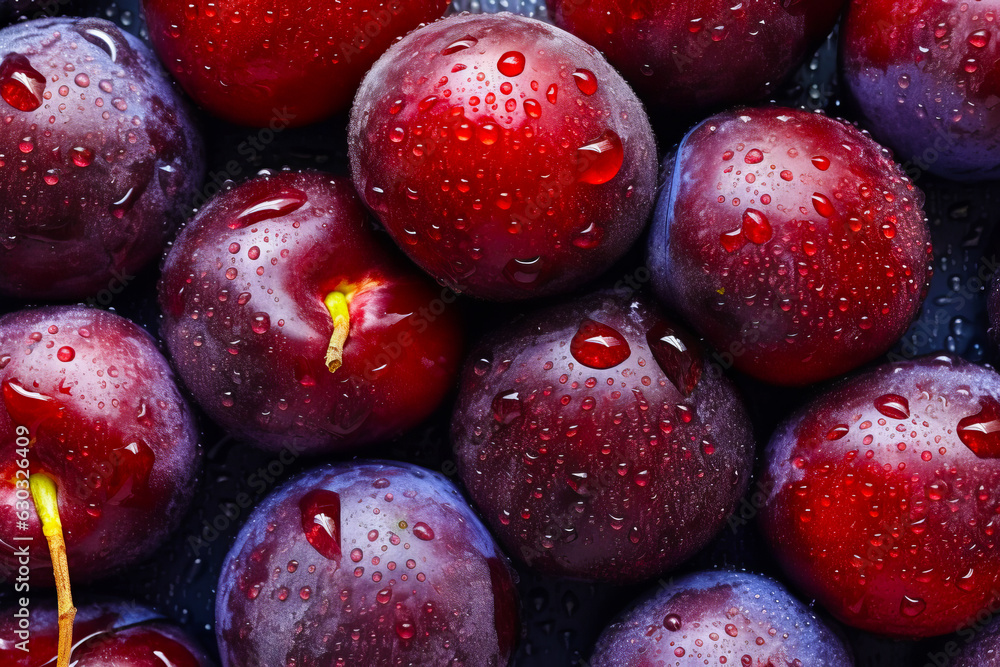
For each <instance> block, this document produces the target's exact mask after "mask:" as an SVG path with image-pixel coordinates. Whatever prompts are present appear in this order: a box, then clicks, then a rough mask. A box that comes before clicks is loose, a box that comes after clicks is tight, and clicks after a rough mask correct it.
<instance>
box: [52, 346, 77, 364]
mask: <svg viewBox="0 0 1000 667" xmlns="http://www.w3.org/2000/svg"><path fill="white" fill-rule="evenodd" d="M56 357H57V358H58V359H59V361H64V362H66V361H73V359H75V358H76V350H74V349H73V348H71V347H69V346H68V345H67V346H66V347H60V348H59V351H58V352H57V353H56Z"/></svg>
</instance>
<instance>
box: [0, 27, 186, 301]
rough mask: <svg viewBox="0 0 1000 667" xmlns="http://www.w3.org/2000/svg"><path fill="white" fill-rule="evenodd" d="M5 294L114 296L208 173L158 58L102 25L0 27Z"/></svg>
mask: <svg viewBox="0 0 1000 667" xmlns="http://www.w3.org/2000/svg"><path fill="white" fill-rule="evenodd" d="M0 58H2V60H0V139H2V144H0V292H4V293H7V294H11V295H15V296H21V297H28V298H44V299H75V298H81V297H89V296H94V295H95V294H97V293H99V292H100V291H102V290H109V291H110V290H116V291H115V292H114V293H117V292H120V291H121V290H122V289H123V287H124V286H125V285H127V284H128V283H129V282H130V281H132V280H134V279H135V275H134V274H135V273H137V272H138V270H139V269H140V268H141V267H143V266H145V265H146V264H147V263H148V262H149V261H150V260H152V259H153V258H154V257H157V256H158V255H159V253H160V252H161V251H162V249H163V246H164V244H165V243H166V241H167V240H168V238H170V237H171V236H172V234H173V233H174V231H175V230H176V228H177V226H178V225H179V223H180V221H181V220H182V217H183V215H184V214H185V213H186V212H187V207H188V206H190V204H191V201H192V199H193V198H194V194H195V189H196V188H197V187H198V186H199V185H200V184H201V181H202V178H203V176H204V156H203V149H202V144H201V139H200V137H199V136H198V134H197V133H196V131H195V128H194V125H193V123H192V119H191V117H190V116H189V115H188V111H187V109H186V108H185V106H184V103H183V102H182V100H181V99H180V97H179V95H178V94H177V93H176V92H175V90H174V89H173V88H172V87H171V84H170V82H169V80H168V79H167V76H166V74H165V73H164V72H163V70H162V68H161V67H160V65H159V63H157V62H156V60H155V58H154V56H153V54H152V53H151V52H150V51H149V49H148V48H147V47H146V46H145V45H143V44H142V43H141V42H140V41H139V40H138V39H136V38H135V37H133V36H132V35H129V34H128V33H126V32H124V31H122V30H121V29H120V28H119V27H118V26H116V25H114V24H113V23H110V22H107V21H102V20H99V19H52V20H48V19H44V20H39V21H33V22H28V23H22V24H18V25H15V26H11V27H8V28H5V29H3V30H2V31H0Z"/></svg>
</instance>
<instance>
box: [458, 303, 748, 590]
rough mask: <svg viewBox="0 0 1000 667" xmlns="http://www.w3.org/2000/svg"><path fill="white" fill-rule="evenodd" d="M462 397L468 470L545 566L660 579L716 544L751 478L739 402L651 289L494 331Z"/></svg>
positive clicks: (497, 517) (490, 509) (481, 499)
mask: <svg viewBox="0 0 1000 667" xmlns="http://www.w3.org/2000/svg"><path fill="white" fill-rule="evenodd" d="M459 396H460V397H459V401H458V404H457V406H456V408H455V411H454V413H453V416H452V427H451V433H452V443H453V446H454V448H455V453H456V460H457V463H458V471H459V475H460V476H461V477H462V480H463V481H464V482H465V483H466V484H467V486H468V488H469V492H470V494H471V495H472V498H473V500H474V501H475V502H476V503H477V505H478V506H479V508H480V510H481V511H482V512H483V514H484V516H485V517H486V520H487V521H488V522H489V523H490V524H491V525H492V527H493V529H494V530H495V531H496V533H497V535H498V536H499V538H500V541H501V543H502V544H503V545H504V546H505V547H506V548H507V550H508V552H509V553H511V554H512V555H514V556H516V557H519V558H520V559H521V560H522V561H524V562H525V563H526V564H528V565H529V566H530V567H532V568H534V569H537V570H539V571H541V572H545V573H553V574H560V575H569V576H574V577H582V578H587V579H593V580H605V581H617V582H626V581H638V580H641V579H644V578H647V577H651V576H655V575H657V574H660V573H662V572H664V571H666V570H667V569H669V568H671V567H673V566H675V565H677V564H679V563H680V562H681V561H683V560H684V559H686V558H687V557H689V556H690V555H691V554H692V553H694V552H695V551H696V550H697V549H699V548H700V547H701V546H703V545H704V544H705V543H706V542H707V541H708V540H709V539H711V537H712V536H713V535H714V534H715V532H716V531H717V530H718V529H719V528H720V527H721V525H722V522H723V521H725V519H726V517H727V516H728V515H729V513H730V512H731V511H732V509H733V507H734V506H735V503H736V501H737V499H738V498H739V497H740V495H741V494H742V492H743V490H744V489H745V487H746V484H747V482H748V476H749V466H750V461H751V460H752V453H753V440H752V436H751V433H750V427H749V421H748V419H747V416H746V414H745V412H744V411H743V407H742V405H741V403H740V401H739V398H738V397H737V396H736V394H735V392H734V391H733V389H732V387H731V386H730V385H729V384H728V383H727V382H726V381H725V380H724V379H723V378H721V377H719V374H718V373H717V372H710V370H709V367H708V366H707V365H706V362H705V357H704V352H703V351H702V349H701V348H700V346H698V345H697V344H696V343H695V342H694V341H693V338H692V337H691V336H690V335H689V334H688V333H686V332H685V331H683V330H682V329H681V328H680V327H679V326H677V325H676V324H675V323H673V322H671V321H669V320H667V319H666V318H664V317H663V316H662V315H661V314H660V313H659V311H658V310H657V309H656V307H655V306H654V305H653V304H652V303H651V302H650V301H649V300H648V299H647V298H646V297H635V298H630V297H625V298H623V296H622V295H621V294H616V293H614V292H598V293H595V294H591V295H589V296H587V297H584V298H582V299H578V300H576V301H573V302H571V303H568V304H564V305H562V306H559V307H555V308H548V309H545V310H543V311H541V312H537V313H535V314H534V315H533V316H530V317H529V318H527V319H525V320H522V321H520V322H518V323H517V324H516V325H511V326H509V327H507V328H505V329H503V330H501V331H498V332H495V333H494V334H493V335H491V336H488V337H487V338H486V339H484V340H483V341H481V342H480V344H479V346H478V347H477V348H476V349H475V350H474V351H473V353H472V357H471V359H470V361H469V363H468V364H467V366H466V369H465V372H464V374H463V378H462V385H461V392H460V395H459Z"/></svg>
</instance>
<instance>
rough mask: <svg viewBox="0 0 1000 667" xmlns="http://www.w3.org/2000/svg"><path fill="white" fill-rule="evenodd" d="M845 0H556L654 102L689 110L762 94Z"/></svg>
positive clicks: (555, 9) (567, 18) (561, 21)
mask: <svg viewBox="0 0 1000 667" xmlns="http://www.w3.org/2000/svg"><path fill="white" fill-rule="evenodd" d="M843 4H844V0H809V1H807V2H735V3H734V2H726V1H722V0H711V1H707V2H650V1H648V0H552V1H551V2H550V8H549V9H550V11H551V13H552V16H553V17H554V18H555V22H556V25H558V26H560V27H562V28H565V29H566V30H569V31H570V32H572V33H573V34H574V35H576V36H578V37H580V38H581V39H583V40H584V41H586V42H587V43H588V44H593V45H594V46H596V47H597V48H598V49H600V50H601V52H602V53H604V54H605V55H606V56H607V58H608V60H609V61H610V62H611V64H612V65H614V66H615V67H616V68H617V69H618V70H619V71H620V72H621V73H622V75H623V76H624V77H625V78H626V79H628V81H629V83H630V84H632V86H633V87H635V89H636V91H637V92H638V93H639V96H640V97H642V99H643V100H644V101H645V102H646V103H647V104H648V105H649V106H650V108H651V109H656V110H669V111H672V112H680V113H682V114H686V115H691V114H694V113H697V112H699V111H707V110H711V109H714V108H718V107H723V106H729V105H732V104H734V103H738V102H750V101H754V100H757V99H760V98H762V97H764V96H765V95H766V94H768V93H769V92H771V91H772V90H773V89H774V88H775V87H776V86H777V85H778V84H780V83H781V82H782V80H783V79H785V78H786V77H787V76H788V74H789V73H791V72H792V70H794V69H795V68H796V67H798V65H799V64H800V63H801V62H802V61H803V60H804V59H805V57H806V56H807V55H808V54H809V53H810V52H811V49H813V48H815V47H816V45H817V44H819V42H820V41H822V40H823V38H825V37H826V35H827V33H829V32H830V29H831V28H832V27H833V24H834V22H835V21H836V19H837V16H838V15H839V13H840V8H841V6H843Z"/></svg>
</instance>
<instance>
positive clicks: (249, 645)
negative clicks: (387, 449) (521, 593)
mask: <svg viewBox="0 0 1000 667" xmlns="http://www.w3.org/2000/svg"><path fill="white" fill-rule="evenodd" d="M319 494H324V495H325V500H324V501H322V502H325V503H326V505H325V507H327V508H328V511H327V513H326V517H327V519H329V520H330V523H331V526H332V528H331V530H330V532H319V538H318V539H319V540H322V541H319V542H317V544H319V545H320V547H321V548H322V549H324V550H326V551H325V552H324V551H320V549H319V548H317V547H314V546H313V545H312V544H310V542H309V541H307V537H306V534H305V532H304V530H303V527H304V525H309V526H311V527H312V526H315V525H318V523H316V522H317V521H318V519H314V520H313V521H309V517H310V516H312V510H310V511H309V512H308V513H306V514H303V510H304V509H305V507H310V505H309V504H308V503H309V500H308V499H309V498H311V497H318V495H319ZM331 497H335V498H336V499H337V500H336V501H335V503H334V504H333V505H331V504H330V498H331ZM321 504H322V503H321ZM330 507H336V509H335V510H333V511H329V508H330ZM331 514H332V516H331ZM331 535H334V538H335V539H334V542H335V544H336V545H337V546H336V550H334V549H333V548H332V546H331V545H332V543H331V541H330V540H329V538H330V536H331ZM511 577H512V574H511V570H510V568H509V566H508V564H507V560H506V558H505V557H504V556H503V554H502V553H501V552H500V550H499V548H497V546H496V544H495V543H494V542H493V538H492V537H491V536H490V534H489V533H488V532H487V530H486V528H485V527H484V526H483V524H482V523H481V522H480V521H479V519H478V517H476V515H475V513H474V512H473V511H472V509H471V508H470V507H469V506H468V504H466V502H465V500H464V499H463V498H462V496H461V494H460V493H459V491H458V489H457V488H456V487H455V486H454V485H453V484H452V483H451V482H450V481H448V480H447V479H446V478H445V477H444V476H442V475H440V474H438V473H434V472H431V471H429V470H425V469H422V468H419V467H417V466H414V465H410V464H404V463H395V462H379V461H363V460H361V461H354V462H352V463H350V464H341V465H328V466H322V467H319V468H316V469H314V470H311V471H309V472H306V473H304V474H302V475H300V476H298V477H296V478H294V479H292V480H290V481H289V482H287V483H286V484H285V485H284V486H282V487H281V488H280V489H279V490H278V491H277V492H275V493H273V494H272V495H270V496H269V497H268V498H267V499H265V500H264V502H263V503H262V504H261V505H260V506H258V507H257V509H255V510H254V512H253V514H252V515H251V517H250V520H249V522H248V523H247V525H246V526H244V527H243V529H242V531H240V534H239V536H238V537H237V539H236V543H235V544H234V545H233V548H232V550H231V551H230V552H229V556H228V557H227V558H226V562H225V565H224V567H223V570H222V575H221V578H220V580H219V593H218V598H217V603H216V636H217V637H218V640H219V651H220V653H221V654H222V664H223V666H224V667H269V666H270V665H284V664H292V662H291V661H293V660H294V664H296V665H303V666H304V665H334V664H337V665H339V664H344V665H351V667H381V666H382V665H451V664H462V665H466V666H467V667H487V666H491V667H500V666H502V665H506V664H507V662H508V660H509V658H510V655H511V652H512V649H513V645H514V642H515V641H516V637H517V635H518V632H519V630H520V625H519V622H518V618H517V609H518V604H517V599H516V593H515V590H514V583H513V580H512V578H511ZM352 634H356V635H357V636H353V637H352ZM338 661H342V662H338Z"/></svg>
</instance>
